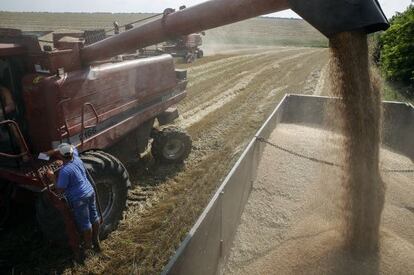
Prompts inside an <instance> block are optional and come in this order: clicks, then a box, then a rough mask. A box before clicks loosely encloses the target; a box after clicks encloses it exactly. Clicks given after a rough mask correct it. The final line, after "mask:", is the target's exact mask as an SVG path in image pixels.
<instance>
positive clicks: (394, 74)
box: [373, 5, 414, 95]
mask: <svg viewBox="0 0 414 275" xmlns="http://www.w3.org/2000/svg"><path fill="white" fill-rule="evenodd" d="M390 24H391V26H390V28H389V29H388V30H386V31H384V32H383V33H381V34H379V35H376V36H374V39H375V40H377V47H376V50H375V51H374V53H373V55H374V60H375V61H376V62H377V64H378V65H379V67H380V68H381V71H382V73H383V75H384V76H385V78H386V79H388V80H392V81H402V82H404V83H406V84H409V85H414V5H410V6H409V7H408V8H407V10H406V11H404V12H402V13H398V14H396V15H395V16H394V17H392V18H391V20H390ZM411 93H412V95H414V91H411Z"/></svg>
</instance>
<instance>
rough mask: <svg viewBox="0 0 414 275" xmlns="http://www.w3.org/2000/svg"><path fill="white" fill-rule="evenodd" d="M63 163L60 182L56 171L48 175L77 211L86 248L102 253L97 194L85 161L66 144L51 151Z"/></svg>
mask: <svg viewBox="0 0 414 275" xmlns="http://www.w3.org/2000/svg"><path fill="white" fill-rule="evenodd" d="M47 154H48V155H50V156H51V155H54V156H56V157H57V158H59V159H61V160H62V161H63V166H62V168H61V169H60V171H59V175H58V177H57V180H56V179H55V176H54V174H53V171H51V170H50V171H48V173H47V175H48V177H49V179H50V180H52V181H53V182H54V183H55V186H56V192H58V193H63V194H64V195H65V197H66V199H67V200H68V202H69V205H70V206H71V208H72V210H73V214H74V217H75V221H76V224H77V225H78V228H79V230H80V231H81V233H82V236H83V240H84V249H85V250H89V249H92V247H93V248H94V249H95V250H97V251H100V244H99V225H100V218H99V215H98V211H97V207H96V200H95V192H94V189H93V187H92V184H91V183H90V182H89V180H88V177H87V174H86V169H85V167H84V165H83V162H82V160H81V159H80V158H79V153H78V150H77V149H76V148H75V147H74V146H72V145H70V144H67V143H62V144H60V145H59V146H58V148H57V149H54V150H51V151H48V152H47Z"/></svg>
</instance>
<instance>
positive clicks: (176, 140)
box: [151, 127, 192, 163]
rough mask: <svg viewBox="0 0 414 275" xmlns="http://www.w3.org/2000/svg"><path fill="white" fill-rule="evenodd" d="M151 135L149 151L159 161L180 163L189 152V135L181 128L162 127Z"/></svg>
mask: <svg viewBox="0 0 414 275" xmlns="http://www.w3.org/2000/svg"><path fill="white" fill-rule="evenodd" d="M152 137H153V139H154V141H153V143H152V148H151V153H152V155H153V156H154V158H155V159H157V160H159V161H160V162H163V163H182V162H183V161H184V160H185V159H186V158H187V157H188V155H189V154H190V152H191V145H192V141H191V137H190V136H189V135H188V134H187V133H186V132H185V131H184V130H183V129H181V128H178V127H168V128H164V129H163V130H162V131H156V132H154V133H153V135H152Z"/></svg>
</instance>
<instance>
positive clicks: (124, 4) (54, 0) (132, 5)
mask: <svg viewBox="0 0 414 275" xmlns="http://www.w3.org/2000/svg"><path fill="white" fill-rule="evenodd" d="M204 1H205V0H149V1H148V0H0V10H3V11H48V12H154V13H160V12H162V11H163V10H164V9H165V8H178V7H179V6H181V5H186V6H187V7H190V6H193V5H196V4H198V3H201V2H204ZM305 1H307V0H305ZM379 2H380V4H381V6H382V8H383V10H384V13H385V14H386V16H387V17H391V16H393V15H394V14H395V13H396V12H401V11H404V10H405V9H406V8H407V6H409V5H410V3H414V0H379ZM271 16H278V17H294V18H298V17H299V16H298V15H296V14H295V13H294V12H293V11H291V10H287V11H282V12H278V13H274V14H271Z"/></svg>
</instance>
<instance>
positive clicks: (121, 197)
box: [0, 0, 388, 250]
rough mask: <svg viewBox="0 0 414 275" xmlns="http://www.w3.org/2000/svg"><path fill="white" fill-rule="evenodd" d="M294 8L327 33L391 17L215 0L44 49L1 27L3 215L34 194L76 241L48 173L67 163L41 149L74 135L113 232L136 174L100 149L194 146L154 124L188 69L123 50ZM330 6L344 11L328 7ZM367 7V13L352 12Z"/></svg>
mask: <svg viewBox="0 0 414 275" xmlns="http://www.w3.org/2000/svg"><path fill="white" fill-rule="evenodd" d="M354 2H355V3H354ZM288 8H292V9H293V10H294V11H295V12H297V13H298V14H299V15H301V16H302V17H303V18H304V19H305V20H307V21H308V22H309V23H310V24H312V25H313V26H314V27H316V28H317V29H318V30H319V31H321V32H322V33H323V34H324V35H326V36H328V37H330V36H331V35H332V34H334V33H338V32H342V31H347V30H356V29H360V30H364V31H366V32H372V31H373V30H379V29H385V28H386V27H387V26H388V24H387V21H386V19H385V17H384V15H383V14H382V12H381V10H380V8H379V5H378V3H377V2H376V0H372V1H365V0H364V1H353V2H352V3H350V1H347V0H338V1H335V2H333V1H326V0H312V1H302V0H274V1H269V0H226V1H220V0H212V1H208V2H205V3H203V4H200V5H197V6H194V7H191V8H186V9H182V10H179V11H176V12H174V11H172V10H171V9H168V10H166V12H165V13H164V15H163V16H162V18H159V19H157V20H154V21H151V22H148V23H146V24H144V25H141V26H139V27H136V28H132V29H130V30H128V31H125V32H122V33H120V34H117V35H114V36H111V37H108V38H106V39H104V40H101V41H98V42H95V43H92V44H89V45H85V44H84V43H83V42H82V41H80V40H76V39H69V40H67V41H64V43H56V45H55V48H51V47H47V48H45V50H42V49H41V48H40V46H39V42H38V40H37V38H36V37H33V36H28V35H23V34H22V33H21V32H20V31H19V30H11V29H6V30H5V29H3V30H1V33H0V61H1V63H0V72H1V79H0V82H1V85H2V86H3V88H2V96H1V97H0V98H1V99H2V109H1V115H2V116H1V117H0V135H1V136H0V137H1V139H0V180H1V183H0V189H1V190H0V191H1V193H0V221H4V220H5V218H6V217H7V213H8V209H9V206H10V201H11V200H18V199H19V198H25V197H24V196H23V195H24V194H25V193H29V194H30V195H34V196H32V197H35V198H36V201H37V202H36V210H37V218H38V220H39V224H40V227H41V228H42V230H43V231H44V233H45V234H46V235H47V236H48V237H49V238H55V239H58V236H57V235H56V232H65V231H66V233H67V234H65V236H59V237H60V238H61V239H64V240H66V241H68V243H69V244H70V246H71V247H72V248H73V249H74V250H76V248H77V247H78V234H77V230H76V227H75V224H74V221H73V219H72V217H71V212H70V209H69V207H68V206H67V204H66V203H65V201H64V200H62V199H61V198H59V197H58V196H56V194H55V193H54V192H53V186H50V185H49V182H48V181H47V180H46V179H45V176H44V173H45V171H46V170H47V169H48V168H50V167H51V168H53V169H54V170H58V169H59V167H58V165H57V164H56V163H54V162H53V161H46V160H40V159H38V158H37V157H36V156H37V155H38V154H39V153H40V152H44V151H47V150H49V149H51V148H55V147H56V146H58V144H60V143H61V142H70V143H72V144H74V145H76V146H77V147H78V148H79V151H80V152H82V159H83V161H84V163H85V165H86V167H87V169H88V171H89V172H90V174H91V176H92V178H93V179H94V182H95V183H96V188H97V191H98V192H97V193H98V202H99V204H100V205H101V209H102V211H101V213H102V216H103V226H102V235H103V236H105V235H106V234H108V233H109V232H110V231H111V230H113V229H114V228H115V227H116V225H117V223H118V221H119V219H120V218H121V217H122V211H123V209H124V208H125V204H126V198H127V187H128V186H129V185H130V182H129V178H128V173H127V171H126V169H125V167H124V166H123V164H122V163H121V162H120V161H119V160H118V159H117V158H115V157H114V156H112V155H110V154H108V153H106V152H104V151H102V150H104V149H107V148H109V147H110V146H112V145H114V144H115V143H117V142H119V141H121V140H122V139H124V138H131V137H132V139H133V140H135V143H134V144H135V145H134V148H127V149H128V151H130V152H131V153H132V152H134V153H135V154H137V153H139V152H141V151H143V150H144V149H145V148H146V147H147V145H148V141H149V139H150V137H151V136H153V138H154V142H153V148H152V151H153V153H154V155H155V156H156V157H158V158H160V159H161V160H162V161H167V162H173V161H182V160H183V159H185V158H186V157H187V156H188V154H189V149H190V147H191V140H190V139H189V137H188V136H187V135H186V134H185V133H183V132H181V131H176V130H172V129H169V128H166V130H162V131H158V130H156V129H154V121H155V119H157V120H158V121H159V123H160V124H161V125H165V124H167V123H169V122H171V121H172V120H174V118H176V117H177V115H178V114H177V110H176V109H174V108H173V106H174V105H175V104H176V103H178V102H179V101H180V100H182V99H183V98H184V97H185V94H186V92H185V88H186V84H187V82H186V72H185V71H179V70H175V68H174V62H173V58H172V56H171V55H160V56H155V57H148V58H141V59H132V60H128V61H125V60H123V58H122V56H121V57H120V56H119V55H123V54H125V53H128V52H131V51H135V50H136V49H142V48H145V47H147V46H150V45H156V44H157V43H161V42H163V41H167V40H171V39H176V38H177V37H183V36H186V35H189V34H194V33H199V32H200V31H203V30H207V29H211V28H215V27H218V26H223V25H226V24H230V23H234V22H237V21H241V20H244V19H248V18H252V17H256V16H259V15H263V14H267V13H272V12H276V11H281V10H284V9H288ZM332 10H334V11H340V12H338V13H329V12H327V11H332ZM324 11H326V12H324ZM343 11H347V12H343ZM361 11H363V13H364V14H366V15H367V16H365V17H363V18H362V17H361V18H360V17H354V16H353V15H355V14H357V15H360V13H361ZM321 14H323V15H324V16H320V15H321ZM114 57H116V58H114ZM173 129H175V128H173ZM20 195H22V196H20ZM59 226H60V227H62V226H63V227H64V228H65V230H57V227H59Z"/></svg>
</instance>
